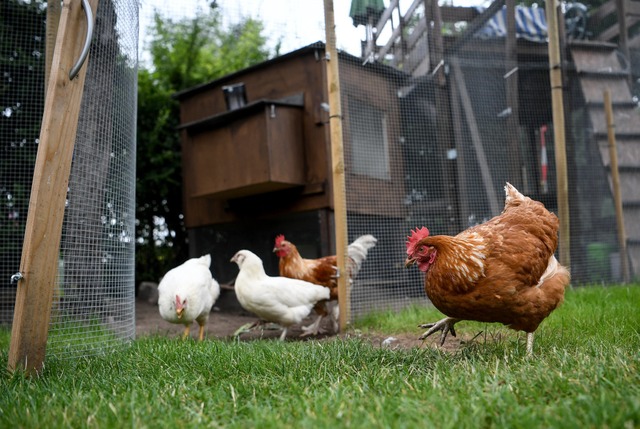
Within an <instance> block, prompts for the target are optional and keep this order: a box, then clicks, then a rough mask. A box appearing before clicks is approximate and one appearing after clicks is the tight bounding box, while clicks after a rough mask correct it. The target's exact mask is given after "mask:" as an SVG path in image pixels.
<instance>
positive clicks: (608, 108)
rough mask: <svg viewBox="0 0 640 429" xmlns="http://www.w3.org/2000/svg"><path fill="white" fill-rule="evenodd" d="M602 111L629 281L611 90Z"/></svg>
mask: <svg viewBox="0 0 640 429" xmlns="http://www.w3.org/2000/svg"><path fill="white" fill-rule="evenodd" d="M603 96H604V111H605V115H606V119H607V136H608V141H609V167H610V168H611V185H612V188H613V201H614V203H615V207H616V223H617V226H618V245H619V246H620V262H621V267H622V280H623V281H624V282H625V283H628V282H629V256H628V253H627V235H626V232H625V229H624V212H623V210H622V193H621V192H620V172H619V171H618V151H617V149H616V132H615V129H616V125H615V122H614V119H613V106H612V104H611V92H610V91H609V90H608V89H606V90H605V91H604V94H603Z"/></svg>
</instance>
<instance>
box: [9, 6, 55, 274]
mask: <svg viewBox="0 0 640 429" xmlns="http://www.w3.org/2000/svg"><path fill="white" fill-rule="evenodd" d="M45 6H46V4H44V3H43V2H41V1H40V2H36V1H34V2H28V3H26V2H22V1H18V0H3V1H1V2H0V238H2V239H1V240H0V275H1V278H2V280H1V282H2V284H1V285H2V287H5V286H6V285H8V283H9V278H10V276H11V274H14V273H15V272H16V271H18V269H19V268H20V253H21V250H20V249H21V248H22V239H23V235H24V228H25V222H26V219H27V210H28V207H29V194H30V191H31V180H32V174H33V165H34V162H35V157H36V152H37V148H38V139H39V137H40V120H41V118H42V109H43V105H44V63H45V61H44V59H45V55H44V50H45V16H46V9H45Z"/></svg>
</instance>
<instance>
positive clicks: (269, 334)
mask: <svg viewBox="0 0 640 429" xmlns="http://www.w3.org/2000/svg"><path fill="white" fill-rule="evenodd" d="M315 317H316V315H315V314H312V315H311V316H309V317H308V318H307V319H305V320H304V322H303V323H302V325H309V324H311V323H312V322H313V321H314V319H315ZM256 320H258V319H257V317H256V316H254V315H252V314H250V313H248V312H246V311H244V310H242V309H236V311H221V310H220V308H218V307H214V309H213V311H212V312H211V316H209V322H208V324H207V326H206V329H205V338H217V339H230V338H232V336H233V333H234V332H236V330H237V329H238V328H240V327H242V326H243V325H246V324H249V323H253V322H255V321H256ZM300 326H301V325H295V326H292V327H291V328H289V331H288V333H287V338H286V340H287V341H308V340H318V339H331V338H336V337H342V338H345V337H351V338H354V337H357V338H362V339H364V340H366V341H369V342H370V343H371V344H372V345H374V346H377V347H389V348H391V349H410V348H424V347H433V348H436V347H439V342H440V337H439V333H437V334H434V336H433V337H432V338H428V339H427V340H425V341H422V340H418V337H419V336H420V334H422V332H423V330H422V329H420V328H417V327H416V328H415V330H416V332H415V333H408V334H397V335H385V334H383V333H371V332H366V333H364V332H360V331H358V330H349V331H347V332H346V333H341V334H337V335H336V334H332V333H331V322H330V321H329V320H324V321H323V323H322V328H323V330H324V331H325V332H327V333H323V334H320V335H317V336H308V337H300V334H302V330H301V329H300ZM183 332H184V326H183V325H175V324H171V323H169V322H166V321H165V320H163V319H162V318H161V317H160V313H159V312H158V306H157V305H153V304H149V303H148V302H146V301H144V300H137V301H136V336H137V337H141V336H147V335H161V336H165V335H166V336H169V337H179V336H181V335H182V333H183ZM281 332H282V331H281V329H280V328H278V327H276V326H273V325H266V326H264V327H263V328H257V329H255V330H253V331H252V332H250V333H243V334H241V335H240V340H241V341H252V340H258V339H267V338H278V337H279V336H280V334H281ZM197 334H198V325H197V324H196V323H195V322H194V323H193V325H192V326H191V338H193V339H196V338H197ZM466 340H469V338H464V337H463V338H461V337H460V335H458V337H457V338H453V337H451V336H449V337H447V340H446V342H445V344H444V346H443V347H442V348H443V349H445V350H449V351H454V350H457V349H459V348H460V347H461V345H462V344H463V343H464V342H465V341H466Z"/></svg>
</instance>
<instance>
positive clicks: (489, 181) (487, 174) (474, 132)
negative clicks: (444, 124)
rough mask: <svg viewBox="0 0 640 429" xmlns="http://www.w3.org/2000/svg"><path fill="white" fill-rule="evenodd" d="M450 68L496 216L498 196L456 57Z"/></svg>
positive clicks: (488, 196)
mask: <svg viewBox="0 0 640 429" xmlns="http://www.w3.org/2000/svg"><path fill="white" fill-rule="evenodd" d="M451 67H452V69H453V73H454V76H455V82H456V84H457V88H458V91H459V95H460V101H461V102H462V109H463V110H464V114H465V118H466V120H467V126H468V127H469V132H470V133H471V142H472V143H473V148H474V149H475V152H476V158H477V160H478V166H479V167H480V174H481V176H482V182H483V184H484V189H485V192H486V193H487V199H488V200H489V209H490V210H491V216H497V215H499V214H500V212H501V211H502V206H501V205H500V203H498V196H497V194H496V190H495V188H494V186H493V178H492V177H491V171H490V170H489V164H488V161H487V157H486V155H485V153H484V146H483V145H482V138H481V137H480V130H479V128H478V122H477V121H476V116H475V115H474V113H473V106H472V105H471V97H469V91H467V84H466V83H465V81H464V75H463V74H462V68H461V67H460V63H459V61H458V58H457V57H451Z"/></svg>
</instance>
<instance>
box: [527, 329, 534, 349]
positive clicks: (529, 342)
mask: <svg viewBox="0 0 640 429" xmlns="http://www.w3.org/2000/svg"><path fill="white" fill-rule="evenodd" d="M532 354H533V332H527V355H532Z"/></svg>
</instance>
